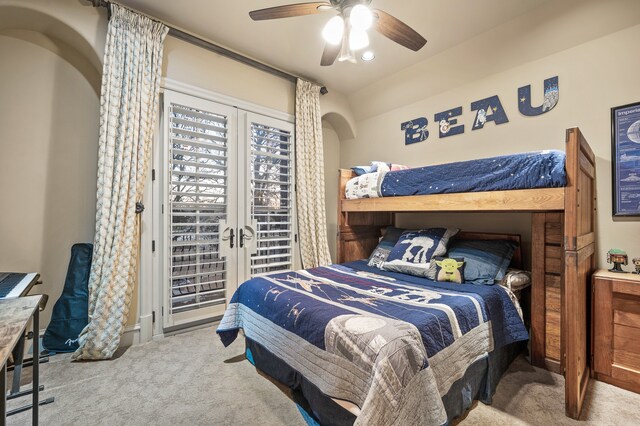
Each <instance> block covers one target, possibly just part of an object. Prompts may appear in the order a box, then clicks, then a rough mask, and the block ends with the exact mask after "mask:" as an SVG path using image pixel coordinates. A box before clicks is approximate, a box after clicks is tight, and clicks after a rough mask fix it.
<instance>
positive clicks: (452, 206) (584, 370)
mask: <svg viewBox="0 0 640 426" xmlns="http://www.w3.org/2000/svg"><path fill="white" fill-rule="evenodd" d="M565 167H566V171H567V186H566V187H564V188H544V189H522V190H510V191H491V192H469V193H459V194H438V195H417V196H407V197H388V198H365V199H358V200H347V199H345V186H346V184H347V181H348V180H349V179H351V178H352V177H354V176H355V174H354V173H353V172H352V171H351V170H340V183H339V190H338V193H339V195H338V197H339V200H338V225H339V231H338V232H339V235H338V263H343V262H349V261H353V260H357V259H363V258H366V257H368V256H369V255H370V254H371V252H373V250H374V249H375V247H376V245H377V244H378V239H379V237H380V236H381V229H382V228H384V227H387V226H390V225H393V224H394V223H395V213H397V212H477V211H482V212H531V213H532V224H531V235H532V249H531V253H532V259H531V269H532V287H531V288H532V289H531V360H532V363H533V364H534V365H536V366H540V367H544V368H547V369H549V370H551V371H554V372H557V373H561V374H564V376H565V380H566V383H565V407H566V414H567V416H569V417H572V418H574V419H577V418H578V417H579V416H580V411H581V409H582V403H583V402H584V397H585V393H586V390H587V386H588V383H589V374H590V370H589V364H590V363H589V362H588V344H589V342H588V341H587V339H588V338H589V337H588V336H589V333H588V332H587V328H588V324H589V318H588V315H589V314H588V309H587V308H588V306H590V296H591V292H590V288H591V274H592V273H593V271H594V270H595V266H596V257H595V224H596V222H595V217H596V216H595V211H596V202H595V201H596V196H595V192H596V172H595V157H594V155H593V151H592V150H591V148H590V147H589V144H588V143H587V141H586V140H585V139H584V137H583V136H582V133H581V132H580V130H579V129H578V128H571V129H567V131H566V166H565Z"/></svg>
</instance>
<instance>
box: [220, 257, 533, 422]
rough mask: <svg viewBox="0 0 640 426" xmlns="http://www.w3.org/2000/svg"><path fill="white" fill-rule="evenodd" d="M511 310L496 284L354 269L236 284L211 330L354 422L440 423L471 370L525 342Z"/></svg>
mask: <svg viewBox="0 0 640 426" xmlns="http://www.w3.org/2000/svg"><path fill="white" fill-rule="evenodd" d="M515 303H517V302H514V301H512V299H511V298H510V297H509V294H508V292H507V291H506V289H504V288H502V287H501V286H478V285H471V284H451V283H437V282H433V281H430V280H427V279H425V278H420V277H413V276H409V275H405V274H399V273H393V272H388V271H380V270H378V269H373V268H370V267H369V266H367V264H366V262H364V261H358V262H351V263H347V264H343V265H331V266H327V267H320V268H314V269H309V270H301V271H296V272H284V273H277V274H272V275H269V276H263V277H257V278H253V279H251V280H249V281H247V282H245V283H243V284H242V285H241V286H240V287H239V288H238V290H237V291H236V293H235V294H234V296H233V297H232V299H231V301H230V303H229V306H228V308H227V311H226V312H225V314H224V317H223V319H222V321H221V323H220V326H219V327H218V330H217V332H218V334H219V336H220V338H221V340H222V342H223V343H224V344H225V345H229V344H230V343H231V342H233V340H234V339H235V338H236V337H237V336H238V333H239V331H240V330H241V329H242V330H243V331H244V334H245V336H246V338H247V339H249V340H250V341H253V342H255V343H257V344H258V345H260V346H261V347H263V348H264V349H265V350H267V351H269V353H271V354H273V355H274V356H276V357H277V358H278V359H279V360H281V361H282V362H284V363H285V364H286V365H288V366H289V367H290V369H291V370H294V371H296V372H298V374H299V375H300V376H301V377H304V379H305V380H306V381H307V382H308V383H310V384H312V385H313V386H314V387H316V388H317V389H318V391H319V392H321V393H322V394H323V395H326V396H328V397H330V398H334V399H338V400H344V401H349V402H351V403H353V404H355V405H356V406H358V407H359V408H360V412H359V415H358V417H357V418H356V420H355V424H363V425H364V424H366V425H373V426H375V425H403V424H435V425H441V424H446V423H447V422H448V418H449V413H448V410H447V406H446V399H447V395H448V394H449V392H451V391H452V389H455V386H456V383H458V381H459V380H460V379H462V378H464V376H465V374H466V372H467V370H468V368H469V367H470V366H471V365H473V364H474V363H476V362H477V361H479V360H482V359H486V358H487V357H488V356H489V355H490V354H491V353H493V352H494V351H495V350H496V349H499V348H502V347H504V346H507V345H510V344H513V343H515V342H521V341H525V340H527V339H528V334H527V331H526V329H525V327H524V324H523V322H522V318H521V316H520V314H519V312H518V311H519V310H518V309H517V308H516V305H515ZM425 401H428V402H425Z"/></svg>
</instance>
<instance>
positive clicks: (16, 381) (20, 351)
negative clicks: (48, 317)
mask: <svg viewBox="0 0 640 426" xmlns="http://www.w3.org/2000/svg"><path fill="white" fill-rule="evenodd" d="M26 338H27V333H26V331H25V332H24V333H22V336H20V338H19V339H18V342H17V343H16V347H15V348H13V351H12V353H13V384H12V385H11V392H10V393H9V395H13V394H16V393H18V392H20V379H21V378H22V364H23V362H24V341H25V340H26Z"/></svg>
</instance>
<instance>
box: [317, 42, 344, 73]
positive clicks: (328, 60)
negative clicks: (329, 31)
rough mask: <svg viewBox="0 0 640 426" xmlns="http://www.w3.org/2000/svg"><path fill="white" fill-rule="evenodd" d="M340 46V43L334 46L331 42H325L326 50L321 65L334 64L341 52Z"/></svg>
mask: <svg viewBox="0 0 640 426" xmlns="http://www.w3.org/2000/svg"><path fill="white" fill-rule="evenodd" d="M340 48H341V46H340V45H337V46H334V45H332V44H329V43H327V44H325V45H324V52H322V59H321V60H320V65H322V66H323V67H328V66H330V65H333V63H334V62H335V61H336V58H337V57H338V55H339V54H340Z"/></svg>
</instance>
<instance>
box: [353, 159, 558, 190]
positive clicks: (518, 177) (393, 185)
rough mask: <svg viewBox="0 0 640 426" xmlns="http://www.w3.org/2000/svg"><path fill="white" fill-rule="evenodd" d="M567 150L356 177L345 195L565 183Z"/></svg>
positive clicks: (527, 187)
mask: <svg viewBox="0 0 640 426" xmlns="http://www.w3.org/2000/svg"><path fill="white" fill-rule="evenodd" d="M565 157H566V156H565V153H564V152H562V151H537V152H528V153H523V154H514V155H505V156H500V157H492V158H483V159H478V160H470V161H461V162H457V163H449V164H439V165H435V166H426V167H417V168H414V169H408V170H398V171H391V172H383V173H369V174H368V175H367V174H365V175H362V176H356V177H355V178H353V179H351V180H349V181H348V182H347V185H346V191H345V192H346V194H345V195H346V198H347V199H356V198H374V197H397V196H408V195H430V194H446V193H455V192H481V191H503V190H511V189H534V188H556V187H563V186H566V183H567V182H566V179H567V178H566V172H565V168H564V165H565Z"/></svg>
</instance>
